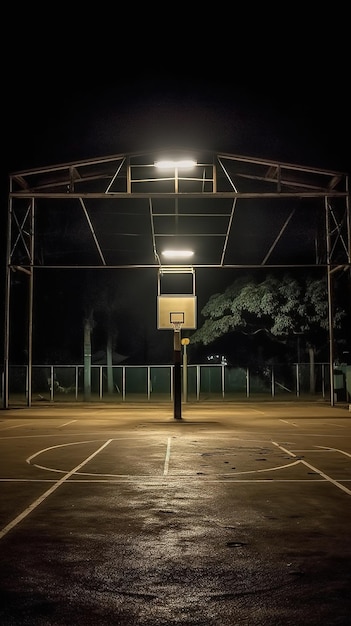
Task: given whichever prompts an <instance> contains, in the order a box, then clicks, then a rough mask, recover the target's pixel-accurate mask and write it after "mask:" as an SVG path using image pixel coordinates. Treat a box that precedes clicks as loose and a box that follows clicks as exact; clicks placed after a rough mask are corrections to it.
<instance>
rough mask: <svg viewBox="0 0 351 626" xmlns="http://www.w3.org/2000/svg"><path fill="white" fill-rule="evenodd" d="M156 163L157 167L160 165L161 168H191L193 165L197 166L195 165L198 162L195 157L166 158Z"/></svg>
mask: <svg viewBox="0 0 351 626" xmlns="http://www.w3.org/2000/svg"><path fill="white" fill-rule="evenodd" d="M154 165H155V167H158V168H161V169H173V168H178V169H179V168H183V169H189V168H191V167H195V165H197V162H196V161H194V160H193V159H180V160H179V161H173V160H171V159H165V160H161V161H155V163H154Z"/></svg>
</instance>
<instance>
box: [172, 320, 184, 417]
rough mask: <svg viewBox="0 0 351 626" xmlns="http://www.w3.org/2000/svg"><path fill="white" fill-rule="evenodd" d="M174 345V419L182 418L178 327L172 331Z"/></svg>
mask: <svg viewBox="0 0 351 626" xmlns="http://www.w3.org/2000/svg"><path fill="white" fill-rule="evenodd" d="M173 346H174V367H173V404H174V419H177V420H181V419H182V377H181V360H182V359H181V357H182V350H181V341H180V329H174V333H173Z"/></svg>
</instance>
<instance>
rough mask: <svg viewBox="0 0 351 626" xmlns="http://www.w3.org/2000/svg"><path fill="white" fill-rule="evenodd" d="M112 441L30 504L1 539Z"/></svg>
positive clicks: (3, 532) (3, 531)
mask: <svg viewBox="0 0 351 626" xmlns="http://www.w3.org/2000/svg"><path fill="white" fill-rule="evenodd" d="M111 441H112V439H109V440H108V441H106V442H105V443H104V444H103V445H102V446H100V448H98V450H96V451H95V452H93V454H91V455H90V456H88V458H87V459H85V461H82V463H79V465H77V466H76V467H75V468H74V469H72V470H71V471H70V472H68V473H67V474H66V475H65V476H63V477H62V478H60V480H58V481H57V482H56V483H55V484H54V485H53V486H52V487H50V489H48V490H47V491H45V492H44V493H43V494H42V495H41V496H40V497H39V498H37V500H35V501H34V502H32V504H30V505H29V506H28V507H27V508H26V509H25V510H24V511H22V513H20V514H19V515H17V517H15V519H13V520H12V522H10V523H9V524H7V526H5V527H4V528H3V529H2V530H1V531H0V539H2V538H3V537H5V535H6V534H7V533H8V532H9V531H10V530H12V528H14V527H15V526H17V524H19V523H20V522H21V521H22V520H23V519H24V518H25V517H27V515H29V513H31V512H32V511H34V509H36V508H37V506H39V504H41V503H42V502H43V501H44V500H45V499H46V498H47V497H48V496H50V495H51V494H52V493H53V492H54V491H56V489H58V487H60V486H61V485H62V484H63V483H64V482H65V481H66V480H68V478H70V477H71V476H73V474H74V473H75V472H77V471H78V470H79V469H80V468H81V467H83V466H84V465H86V464H87V463H88V462H89V461H91V459H93V458H94V456H96V455H97V454H99V452H101V450H103V449H104V448H106V446H108V445H109V443H111Z"/></svg>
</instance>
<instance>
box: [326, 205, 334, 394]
mask: <svg viewBox="0 0 351 626" xmlns="http://www.w3.org/2000/svg"><path fill="white" fill-rule="evenodd" d="M325 229H326V242H327V283H328V327H329V376H330V405H331V406H334V405H335V398H334V331H333V302H332V277H331V269H330V254H331V242H330V228H329V206H328V198H325Z"/></svg>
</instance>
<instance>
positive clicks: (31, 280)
mask: <svg viewBox="0 0 351 626" xmlns="http://www.w3.org/2000/svg"><path fill="white" fill-rule="evenodd" d="M34 202H35V201H34V198H33V199H32V205H31V215H30V264H31V268H30V276H29V312H28V397H27V406H28V407H30V406H32V366H33V295H34Z"/></svg>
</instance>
